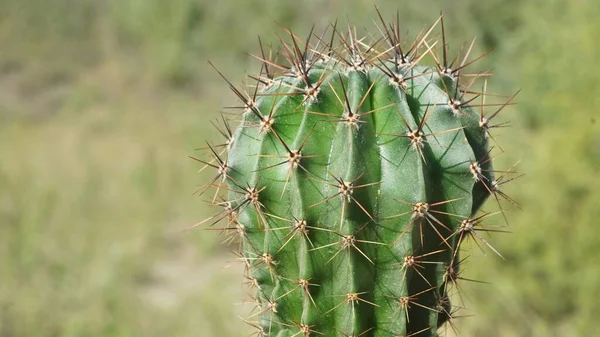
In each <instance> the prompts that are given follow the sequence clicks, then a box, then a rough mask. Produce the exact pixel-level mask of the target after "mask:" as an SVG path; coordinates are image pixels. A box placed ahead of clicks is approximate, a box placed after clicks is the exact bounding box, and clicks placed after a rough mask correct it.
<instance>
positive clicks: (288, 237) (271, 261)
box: [196, 14, 514, 337]
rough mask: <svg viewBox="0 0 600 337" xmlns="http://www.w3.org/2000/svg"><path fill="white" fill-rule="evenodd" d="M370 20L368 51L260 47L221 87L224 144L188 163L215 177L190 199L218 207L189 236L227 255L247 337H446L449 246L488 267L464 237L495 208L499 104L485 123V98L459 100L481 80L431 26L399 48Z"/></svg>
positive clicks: (349, 45) (336, 39) (342, 46)
mask: <svg viewBox="0 0 600 337" xmlns="http://www.w3.org/2000/svg"><path fill="white" fill-rule="evenodd" d="M379 17H380V19H381V22H382V24H381V26H379V27H378V28H379V31H380V32H381V33H382V35H383V36H382V37H381V38H380V39H377V40H376V41H373V42H371V43H367V42H366V39H364V38H358V37H357V35H356V29H354V28H350V27H349V28H348V31H347V32H346V33H342V32H341V31H340V30H338V28H337V24H334V25H332V26H331V27H330V28H331V30H330V32H329V33H323V35H320V36H315V35H313V32H312V31H311V33H310V34H309V36H308V38H307V39H306V40H300V39H299V38H298V37H297V36H295V35H294V34H293V33H292V32H290V31H287V33H288V34H289V37H290V41H289V42H286V41H283V40H281V41H280V42H281V48H280V50H279V51H278V52H277V53H274V52H273V51H272V50H267V51H265V49H264V48H263V45H262V43H261V54H260V56H257V57H256V58H258V59H259V60H261V61H262V69H261V72H260V74H259V75H258V76H251V78H252V79H253V80H255V82H256V84H255V85H247V86H246V87H245V90H239V89H237V88H236V87H235V86H234V85H233V84H232V83H231V82H229V81H228V80H227V79H226V81H227V83H228V84H229V86H230V88H231V90H232V91H233V92H234V93H235V94H236V96H237V97H238V98H239V100H240V104H241V105H240V106H239V107H233V108H234V110H236V109H238V110H240V111H241V113H240V114H239V115H240V116H241V117H240V118H241V123H240V125H239V126H238V127H237V129H235V130H233V129H232V128H231V127H230V126H229V122H228V120H227V119H225V118H223V119H222V122H223V124H222V125H221V126H216V127H217V128H218V129H219V131H220V132H221V133H222V134H223V135H224V136H225V138H226V141H225V142H224V143H223V144H220V145H214V146H212V145H209V146H208V148H207V149H208V150H209V153H210V159H206V160H203V159H196V160H198V161H199V162H200V163H202V164H203V165H204V167H203V169H204V168H207V167H212V168H214V169H216V170H217V175H216V176H215V177H214V178H213V179H212V181H210V182H209V183H208V184H207V185H205V186H203V187H202V188H201V189H200V190H199V193H200V194H202V193H204V192H206V191H207V190H208V188H209V187H215V188H216V191H215V192H214V194H213V195H212V197H211V201H210V202H211V203H212V204H215V205H219V206H220V207H222V211H221V212H220V213H218V214H217V215H215V216H214V217H211V218H209V219H206V220H204V221H202V222H201V223H199V224H198V225H200V224H203V223H211V226H213V225H216V224H217V223H220V222H225V223H226V224H225V225H224V226H223V227H220V228H217V229H218V230H221V231H223V232H225V233H226V235H227V239H226V242H229V243H231V242H235V241H237V242H239V249H240V250H239V257H240V259H241V260H242V261H243V262H244V263H245V266H246V275H245V277H246V280H247V284H248V285H249V286H250V287H252V288H254V289H255V293H254V294H253V296H252V302H254V303H255V304H256V307H257V308H256V309H255V311H254V312H253V313H252V314H251V316H250V319H249V320H248V321H247V322H248V323H249V324H250V325H252V326H253V327H255V328H256V329H257V335H258V336H280V337H284V336H285V337H292V336H341V335H343V336H414V335H420V336H426V335H428V336H435V335H437V330H438V328H439V327H440V326H442V325H443V324H444V323H445V322H450V324H451V326H452V327H454V325H453V323H452V320H453V319H454V318H455V316H456V315H455V310H454V309H452V307H451V305H450V298H449V296H451V294H452V292H454V291H455V290H456V289H457V287H456V285H455V283H456V282H457V281H458V280H459V279H460V278H461V277H460V276H459V267H460V265H461V264H462V261H463V260H464V259H461V258H460V257H459V247H460V246H461V244H462V243H463V242H465V241H466V240H467V239H468V238H475V239H476V240H478V241H477V242H479V244H480V245H481V246H487V247H488V248H490V249H491V250H493V251H494V252H495V253H497V254H498V255H500V254H499V253H498V252H497V251H496V250H495V249H494V248H493V247H492V246H491V245H490V244H489V243H488V242H487V241H486V240H485V239H484V238H483V237H482V235H481V234H479V233H480V232H484V231H487V229H486V228H484V227H483V226H482V222H483V221H484V220H485V219H486V218H488V217H489V216H491V215H493V214H495V213H482V214H480V215H477V214H478V211H479V209H480V207H481V206H482V204H483V203H484V201H485V200H486V199H487V198H488V197H489V196H490V195H492V196H493V197H494V198H495V199H496V200H497V201H499V199H500V198H502V197H504V198H506V199H508V200H509V201H510V199H509V198H508V197H507V196H506V195H505V194H504V193H503V192H502V191H501V190H500V185H502V184H504V183H506V182H509V181H510V180H512V179H514V178H510V177H509V176H508V175H509V174H511V173H513V172H512V171H504V172H503V173H502V175H501V176H499V177H495V175H494V170H493V168H492V156H491V154H490V153H491V149H490V147H489V146H488V140H489V139H491V136H490V134H489V131H490V129H492V128H495V127H499V126H503V124H492V119H494V118H495V117H496V116H497V115H498V113H499V112H500V111H502V109H503V108H504V107H506V106H507V105H508V104H510V102H511V101H512V97H511V98H510V99H509V100H508V101H507V102H505V103H502V104H498V105H495V108H493V110H492V109H489V108H488V110H490V113H488V114H487V115H486V111H485V107H489V106H492V104H486V103H485V97H486V96H487V95H488V94H486V92H485V84H484V88H483V90H482V92H475V91H473V90H472V89H471V87H472V86H473V85H474V83H475V81H476V80H477V79H478V78H481V77H487V76H489V74H488V73H485V72H484V73H478V74H467V73H466V68H467V66H469V65H470V64H472V63H473V62H475V61H476V60H478V59H479V57H477V58H471V57H470V54H471V50H472V47H473V43H472V44H471V45H470V47H468V48H464V49H461V53H459V55H458V56H456V57H455V59H454V61H452V62H449V61H448V51H447V47H446V37H445V32H444V26H443V20H442V17H440V19H439V20H438V21H437V22H436V23H435V24H434V25H433V26H432V27H431V28H430V29H428V30H426V31H424V32H422V33H421V34H419V36H418V37H417V38H416V39H415V40H414V42H412V43H411V44H409V45H404V44H403V43H402V37H401V36H400V33H399V31H400V28H399V24H398V22H397V21H396V22H395V23H391V24H388V23H385V22H384V21H383V19H382V18H381V14H379ZM437 26H440V27H441V33H442V35H441V36H442V38H441V41H437V42H434V41H431V36H432V35H434V34H432V32H433V30H434V29H435V28H436V27H437ZM440 49H441V52H439V50H440ZM436 52H437V53H439V54H440V55H436ZM426 57H429V58H431V59H432V60H433V63H435V65H432V66H427V65H424V64H425V61H424V60H425V58H426ZM279 59H282V60H279ZM224 78H225V77H224ZM513 97H514V96H513ZM499 205H500V204H499ZM501 210H502V208H501Z"/></svg>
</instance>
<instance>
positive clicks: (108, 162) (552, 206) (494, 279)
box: [0, 0, 600, 337]
mask: <svg viewBox="0 0 600 337" xmlns="http://www.w3.org/2000/svg"><path fill="white" fill-rule="evenodd" d="M379 4H380V6H381V8H382V10H383V12H384V13H391V11H394V10H395V9H396V8H397V7H398V6H400V3H398V2H392V1H386V2H384V1H381V2H380V3H379ZM400 10H401V12H400V15H401V19H402V21H403V22H405V26H406V27H407V28H410V29H411V31H412V32H415V31H418V30H419V29H421V28H423V27H424V26H425V25H426V24H428V23H430V22H432V21H433V20H434V19H435V18H436V16H437V15H438V12H439V10H444V12H445V15H446V17H447V21H446V22H447V25H448V26H449V30H450V31H451V34H452V36H453V38H454V39H453V40H454V41H455V42H458V43H462V42H463V41H464V40H467V39H469V38H471V37H472V36H475V35H476V36H478V38H479V39H478V43H477V48H478V52H483V51H485V49H487V48H494V49H495V52H494V54H492V56H490V57H488V58H486V59H485V60H484V61H483V62H482V63H481V64H479V65H478V67H479V68H481V69H486V68H487V67H492V68H493V69H494V71H495V72H496V74H497V76H496V78H495V79H494V80H493V81H492V82H490V85H491V87H492V89H493V91H495V92H500V93H505V94H506V93H512V92H513V91H515V90H516V89H517V88H522V89H523V91H522V93H521V94H520V95H519V97H518V101H519V102H520V105H519V106H518V107H516V108H511V109H509V111H507V112H506V113H505V114H506V116H505V117H506V118H508V119H509V120H511V121H512V123H513V124H514V125H515V127H514V128H512V129H503V130H501V132H500V133H499V135H498V137H497V138H498V139H499V141H500V142H501V143H502V146H503V148H504V149H506V150H507V152H506V153H505V154H503V155H501V156H500V157H499V158H498V159H499V162H501V163H502V165H500V166H503V167H510V166H511V165H512V164H513V163H515V162H516V161H518V160H521V163H520V165H519V169H520V170H521V171H523V172H526V173H527V175H526V176H525V177H523V178H522V179H521V180H520V181H519V182H518V183H515V184H514V185H513V186H510V187H509V188H508V191H510V192H511V195H512V196H513V197H514V198H515V199H517V200H518V201H519V202H520V203H521V204H522V207H523V209H524V210H523V211H511V212H509V220H510V222H511V228H510V230H512V231H513V232H514V233H513V234H508V235H497V236H495V237H493V238H492V240H493V242H494V243H495V244H496V245H497V246H498V247H499V248H500V250H501V251H502V252H503V254H504V255H505V256H506V257H507V259H508V260H509V262H508V263H504V262H502V261H499V259H498V258H495V257H494V256H491V255H490V256H475V257H473V258H470V264H469V265H468V267H467V269H468V270H467V274H466V275H465V276H466V277H470V278H471V277H472V278H476V279H482V280H486V281H490V282H491V284H490V285H473V284H469V283H465V284H464V285H463V287H464V290H465V293H466V295H467V296H468V297H469V299H471V301H469V302H468V303H466V305H467V307H469V308H470V309H472V310H473V313H475V314H476V315H477V317H475V318H468V319H465V320H464V322H461V328H462V329H461V330H462V335H463V336H481V335H483V336H499V337H510V336H565V335H567V336H593V335H597V334H599V333H600V329H599V328H598V326H597V325H596V324H595V323H594V321H595V317H596V316H598V315H599V314H600V304H599V303H600V302H599V301H598V298H600V292H599V290H598V285H599V284H600V265H599V264H598V261H599V259H600V239H599V236H600V235H599V234H600V230H598V229H597V228H596V224H597V219H598V218H600V211H599V208H598V207H597V205H598V204H600V192H599V191H600V179H599V178H598V176H599V174H600V126H599V123H598V121H597V120H598V119H600V113H599V112H598V107H599V106H600V104H599V103H600V102H599V101H600V98H599V97H600V96H598V94H597V93H598V92H600V84H599V83H600V65H598V62H597V60H596V59H597V55H600V46H598V44H597V43H596V42H595V41H596V40H597V36H598V35H599V34H600V23H599V21H597V20H596V18H597V17H598V16H599V15H600V8H599V7H598V6H597V4H596V3H595V1H594V0H577V1H571V2H569V3H568V4H567V5H565V2H562V1H558V0H548V1H533V0H532V1H525V2H521V1H515V0H511V1H500V0H493V1H486V2H478V1H476V0H472V1H469V0H463V1H454V2H443V1H434V0H428V1H420V2H407V3H406V4H402V7H401V8H400ZM346 15H348V16H349V17H350V18H351V19H352V20H353V21H354V22H356V23H357V25H358V26H359V27H361V26H366V27H368V28H369V29H371V27H372V24H371V21H372V19H373V17H374V10H373V8H372V3H371V2H369V1H358V0H352V1H341V0H334V1H320V0H306V1H303V2H293V1H273V0H260V1H255V2H250V1H241V0H239V1H233V0H232V1H226V2H225V1H223V2H211V1H207V0H172V1H162V0H120V1H117V0H114V1H111V0H104V1H99V0H55V1H52V2H49V1H46V0H28V1H18V0H0V158H1V159H0V275H1V276H0V336H3V337H4V336H7V337H17V336H106V337H108V336H111V337H112V336H119V337H120V336H150V337H152V336H163V335H169V336H198V335H200V336H223V337H227V336H232V337H233V336H244V335H246V334H247V333H246V330H247V328H246V327H244V326H243V323H242V322H241V321H239V320H238V319H237V318H236V317H235V315H236V313H238V314H239V313H241V312H243V310H244V309H241V308H239V307H238V306H234V303H239V302H240V301H241V299H242V298H243V296H242V289H241V287H240V286H239V284H240V283H241V273H240V272H239V266H236V265H235V264H232V263H231V261H233V257H232V256H231V255H230V254H228V252H227V251H226V249H224V248H221V247H219V245H218V239H217V238H216V235H214V234H213V233H206V232H203V231H191V232H182V229H184V228H186V227H187V226H189V225H190V224H193V223H194V222H195V221H197V220H199V219H202V218H204V217H205V216H206V214H207V210H206V209H205V207H204V205H203V203H202V202H200V200H198V199H197V198H194V197H192V196H191V193H192V192H193V191H194V187H195V185H196V184H198V183H199V182H200V181H202V179H201V177H198V176H197V175H196V174H195V170H196V169H197V167H195V165H194V163H193V162H192V161H190V160H189V159H187V156H188V155H191V154H193V153H194V148H196V147H199V146H201V144H202V142H203V140H204V139H205V138H206V137H209V138H211V139H215V138H216V137H217V135H216V133H215V132H214V130H213V129H211V128H209V125H210V124H209V123H207V121H208V120H211V119H213V118H214V117H215V116H217V112H218V110H219V107H220V106H222V105H225V104H226V102H228V101H229V100H231V95H230V94H229V93H228V92H227V91H226V86H225V85H223V83H222V81H221V80H219V79H218V77H217V76H216V74H215V73H214V71H212V70H211V69H210V68H209V67H208V65H207V63H206V60H208V59H211V60H214V61H215V63H216V64H217V66H218V67H219V68H221V69H223V71H224V72H225V73H226V74H227V75H228V76H229V77H230V78H232V79H233V80H234V81H236V82H239V81H241V80H242V79H243V76H244V69H247V68H248V69H256V68H255V67H253V65H255V63H253V62H252V61H251V60H250V59H249V58H248V57H246V56H245V55H244V54H243V52H256V50H257V48H256V36H257V35H258V34H260V35H261V36H263V37H264V40H265V41H273V42H275V41H276V40H275V39H276V35H275V33H278V32H281V30H278V29H279V28H278V27H277V24H276V23H275V22H278V23H281V24H283V25H285V26H290V27H292V28H294V29H296V30H297V31H298V32H299V34H300V35H302V34H305V33H307V32H308V30H309V29H310V25H312V24H313V23H316V24H317V25H320V26H321V27H323V26H324V25H325V24H326V23H327V22H328V21H331V20H334V19H335V18H340V19H344V18H345V16H346ZM503 114H504V113H503ZM489 205H490V208H493V206H492V205H493V202H490V203H489ZM473 255H481V254H480V253H478V252H477V249H476V247H475V249H474V251H473ZM226 265H231V267H230V268H224V266H226Z"/></svg>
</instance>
